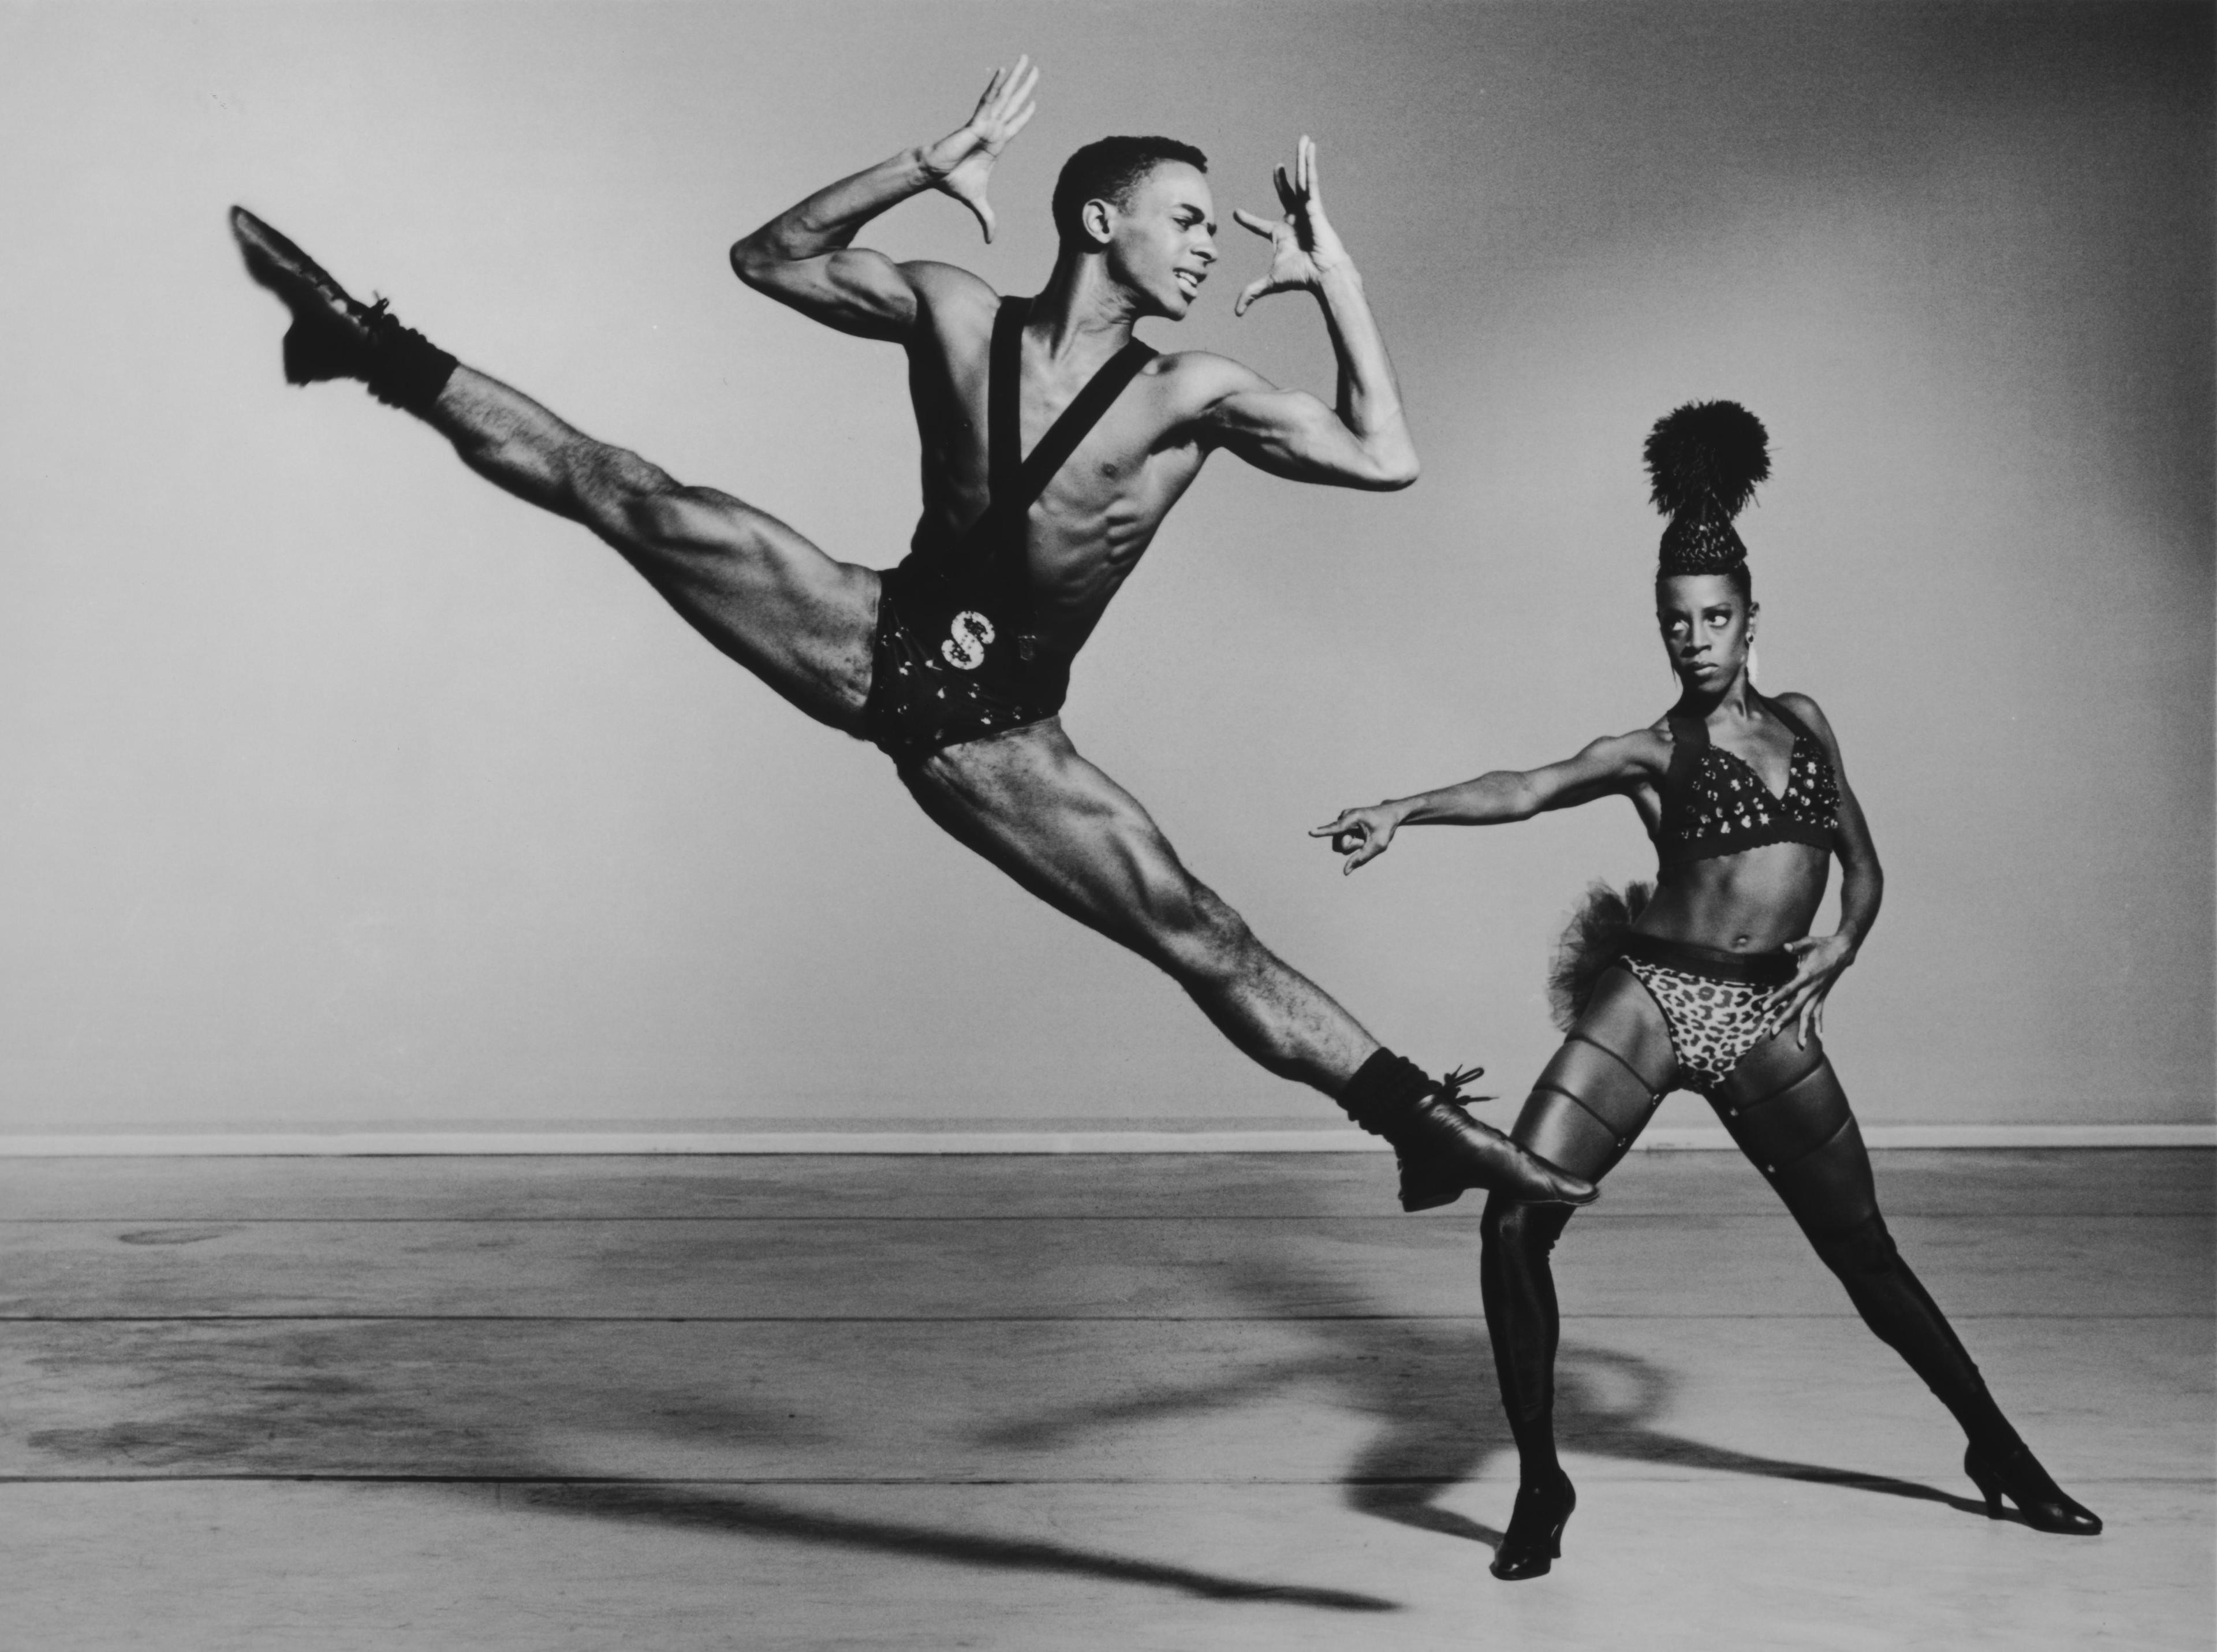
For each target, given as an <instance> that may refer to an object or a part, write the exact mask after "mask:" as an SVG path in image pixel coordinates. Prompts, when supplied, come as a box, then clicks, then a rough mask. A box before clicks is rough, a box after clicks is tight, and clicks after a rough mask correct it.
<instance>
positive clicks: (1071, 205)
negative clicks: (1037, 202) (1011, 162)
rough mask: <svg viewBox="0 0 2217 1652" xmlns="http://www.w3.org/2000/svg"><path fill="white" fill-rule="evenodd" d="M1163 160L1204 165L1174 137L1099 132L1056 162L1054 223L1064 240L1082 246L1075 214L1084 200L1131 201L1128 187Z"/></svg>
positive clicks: (1197, 153) (1196, 166)
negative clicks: (1116, 135)
mask: <svg viewBox="0 0 2217 1652" xmlns="http://www.w3.org/2000/svg"><path fill="white" fill-rule="evenodd" d="M1165 161H1183V162H1184V163H1185V164H1187V165H1188V166H1190V167H1191V168H1193V170H1195V171H1196V172H1206V171H1207V170H1208V157H1207V156H1206V155H1204V154H1202V153H1201V152H1200V151H1199V150H1198V149H1195V147H1194V146H1193V145H1191V144H1182V143H1180V142H1179V141H1178V140H1177V139H1175V138H1103V139H1100V140H1099V141H1097V142H1095V143H1090V144H1088V145H1085V147H1084V148H1083V149H1081V150H1079V151H1078V152H1077V153H1076V154H1074V155H1072V156H1071V158H1069V159H1068V160H1066V161H1065V162H1064V163H1063V164H1062V176H1060V177H1059V178H1057V179H1056V180H1055V181H1054V227H1055V231H1056V232H1057V233H1058V234H1059V235H1060V236H1061V238H1062V239H1063V241H1064V242H1065V244H1072V245H1077V246H1084V244H1086V243H1085V226H1084V224H1083V223H1082V222H1080V221H1079V214H1080V213H1083V212H1084V210H1085V203H1086V202H1087V201H1115V203H1116V205H1117V206H1119V207H1129V206H1130V205H1131V204H1132V191H1133V189H1137V188H1138V187H1139V183H1140V181H1141V180H1142V179H1143V178H1145V177H1146V176H1147V174H1148V173H1150V172H1152V171H1153V170H1155V168H1157V167H1158V166H1160V165H1161V164H1163V163H1164V162H1165Z"/></svg>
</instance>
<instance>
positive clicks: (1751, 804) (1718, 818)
mask: <svg viewBox="0 0 2217 1652" xmlns="http://www.w3.org/2000/svg"><path fill="white" fill-rule="evenodd" d="M1763 709H1764V710H1765V711H1767V712H1769V714H1770V715H1772V716H1774V717H1775V718H1777V719H1778V721H1780V722H1782V723H1783V724H1785V725H1786V727H1787V728H1788V730H1790V731H1791V732H1792V733H1793V735H1794V750H1793V752H1792V753H1791V755H1790V756H1789V757H1788V759H1787V765H1786V789H1785V791H1784V792H1783V793H1781V794H1777V795H1773V793H1772V792H1771V790H1770V788H1769V787H1768V786H1766V785H1764V784H1763V779H1762V777H1761V776H1759V775H1757V773H1756V772H1755V770H1753V769H1751V768H1750V767H1749V766H1748V765H1747V764H1745V762H1743V761H1742V760H1741V759H1740V758H1737V757H1735V756H1733V755H1732V753H1731V752H1727V751H1725V750H1724V749H1723V748H1721V747H1720V746H1712V745H1711V744H1710V743H1709V731H1708V725H1707V724H1705V723H1704V722H1702V721H1701V719H1700V718H1698V717H1673V718H1671V719H1670V771H1669V773H1668V774H1666V775H1665V776H1664V780H1663V787H1662V792H1663V818H1662V820H1660V821H1659V822H1658V824H1657V826H1656V828H1655V848H1656V852H1657V854H1658V857H1660V859H1661V861H1662V863H1663V865H1664V867H1666V868H1668V867H1672V866H1683V865H1684V864H1685V863H1687V862H1689V861H1697V860H1708V859H1712V858H1714V857H1716V856H1719V855H1737V854H1738V853H1739V852H1740V851H1742V850H1743V849H1755V848H1759V847H1760V846H1761V845H1764V844H1774V843H1805V844H1810V845H1814V846H1815V847H1817V848H1819V849H1829V848H1831V845H1832V830H1833V828H1834V827H1835V826H1837V825H1838V824H1839V818H1840V787H1839V782H1838V781H1837V779H1835V778H1834V777H1833V774H1832V761H1831V758H1829V757H1827V756H1826V755H1825V747H1824V746H1823V744H1822V742H1820V741H1819V740H1818V739H1817V738H1816V737H1815V736H1814V735H1813V734H1812V733H1810V732H1809V731H1808V730H1807V729H1806V728H1805V727H1802V726H1801V723H1800V720H1799V719H1798V718H1796V717H1795V716H1794V714H1793V713H1792V712H1790V711H1788V710H1787V709H1786V708H1785V707H1783V706H1782V705H1780V704H1779V703H1778V702H1776V701H1775V700H1765V701H1763Z"/></svg>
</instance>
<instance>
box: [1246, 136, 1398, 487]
mask: <svg viewBox="0 0 2217 1652" xmlns="http://www.w3.org/2000/svg"><path fill="white" fill-rule="evenodd" d="M1275 182H1276V185H1277V190H1278V199H1279V201H1280V202H1281V204H1282V205H1283V206H1284V207H1285V209H1286V216H1285V221H1284V222H1282V223H1279V224H1271V223H1268V222H1266V221H1265V220H1262V219H1259V218H1257V217H1256V216H1255V215H1254V214H1253V213H1245V212H1242V213H1236V214H1235V216H1236V217H1237V218H1238V220H1239V222H1240V223H1241V224H1243V225H1244V226H1246V227H1247V228H1249V229H1251V230H1252V231H1254V232H1256V233H1257V235H1262V236H1266V237H1268V238H1269V240H1270V244H1271V249H1270V250H1271V256H1270V268H1269V270H1268V271H1267V272H1266V273H1265V274H1264V275H1262V276H1261V277H1259V278H1258V279H1257V280H1256V281H1253V282H1250V283H1249V284H1248V286H1247V287H1246V288H1245V290H1244V291H1243V292H1242V293H1241V294H1239V296H1238V300H1235V301H1234V303H1233V305H1232V312H1233V313H1234V314H1244V313H1245V312H1246V309H1247V306H1249V305H1250V304H1251V303H1253V302H1254V301H1255V300H1257V299H1258V298H1262V297H1264V296H1266V295H1268V294H1271V293H1282V292H1299V291H1306V292H1310V293H1313V294H1316V297H1317V301H1318V303H1319V304H1321V305H1322V306H1324V315H1325V328H1326V330H1327V331H1329V332H1330V333H1331V349H1332V355H1333V357H1334V358H1335V360H1336V361H1337V364H1338V369H1339V393H1338V397H1337V408H1336V409H1327V408H1325V405H1324V404H1323V403H1321V402H1319V401H1318V400H1317V399H1316V398H1315V397H1313V396H1310V395H1306V394H1304V393H1300V392H1297V391H1284V390H1279V389H1276V388H1275V387H1272V386H1270V385H1269V383H1267V382H1266V381H1263V379H1262V378H1261V377H1260V376H1259V375H1255V374H1248V375H1247V377H1248V378H1249V379H1250V380H1251V382H1250V383H1248V384H1246V385H1244V386H1241V387H1238V388H1235V389H1233V390H1232V391H1231V392H1230V393H1227V394H1226V395H1225V396H1223V397H1222V398H1221V399H1220V400H1218V401H1217V402H1216V403H1215V404H1214V405H1212V406H1211V407H1210V409H1209V410H1208V413H1207V417H1206V418H1205V421H1204V422H1205V424H1207V426H1208V427H1209V428H1210V429H1211V430H1212V431H1213V434H1214V436H1216V438H1217V439H1218V440H1219V441H1220V442H1222V443H1223V444H1224V445H1225V446H1226V447H1229V448H1231V449H1232V450H1233V451H1234V452H1236V453H1238V455H1240V456H1241V457H1242V458H1244V459H1245V460H1247V461H1249V462H1250V463H1251V464H1255V465H1259V466H1261V467H1263V469H1265V470H1269V471H1272V472H1274V473H1276V474H1279V475H1281V476H1289V477H1293V478H1294V479H1296V480H1302V481H1315V482H1337V483H1338V484H1340V485H1341V486H1349V487H1373V488H1396V487H1406V486H1408V485H1409V484H1410V483H1411V482H1413V481H1415V480H1417V447H1416V443H1415V442H1413V441H1412V440H1411V437H1410V435H1409V425H1408V420H1407V418H1405V415H1404V413H1403V411H1402V407H1401V387H1400V384H1399V381H1397V380H1396V379H1395V378H1394V376H1393V360H1392V358H1391V357H1389V356H1387V355H1386V340H1385V338H1384V337H1383V336H1381V335H1380V332H1379V331H1378V321H1377V319H1376V318H1375V317H1374V316H1373V315H1372V314H1371V313H1370V301H1369V300H1368V298H1367V297H1366V296H1365V295H1364V294H1363V290H1362V274H1361V272H1360V271H1358V270H1357V269H1356V267H1355V261H1354V260H1353V259H1352V258H1350V257H1348V254H1347V249H1346V248H1345V247H1344V246H1343V245H1342V244H1341V243H1340V239H1339V236H1338V234H1337V232H1335V231H1334V230H1333V229H1332V227H1331V223H1330V222H1329V221H1328V220H1326V219H1325V213H1324V201H1323V200H1322V198H1321V196H1320V195H1319V194H1318V186H1317V177H1316V145H1314V144H1312V143H1311V142H1310V141H1309V140H1308V139H1306V138H1304V139H1301V142H1300V157H1299V158H1298V160H1297V161H1296V162H1295V164H1294V173H1293V175H1292V176H1288V175H1287V173H1286V170H1285V169H1284V168H1282V167H1281V168H1280V169H1279V170H1278V172H1277V176H1276V179H1275Z"/></svg>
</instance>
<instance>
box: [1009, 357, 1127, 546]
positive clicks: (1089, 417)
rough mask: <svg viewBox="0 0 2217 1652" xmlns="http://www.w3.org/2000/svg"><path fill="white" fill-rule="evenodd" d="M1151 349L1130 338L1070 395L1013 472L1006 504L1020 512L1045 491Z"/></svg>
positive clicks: (1030, 506) (1029, 506) (1119, 394)
mask: <svg viewBox="0 0 2217 1652" xmlns="http://www.w3.org/2000/svg"><path fill="white" fill-rule="evenodd" d="M1154 356H1155V353H1154V351H1153V350H1150V349H1148V348H1147V346H1146V345H1145V344H1143V343H1140V342H1139V340H1138V339H1136V338H1134V339H1133V340H1132V342H1131V343H1128V344H1127V345H1125V346H1124V348H1123V349H1122V350H1119V351H1117V352H1116V354H1115V356H1112V357H1110V358H1109V360H1108V362H1107V363H1106V364H1105V365H1104V366H1102V368H1101V370H1100V371H1099V372H1097V373H1096V374H1094V375H1093V376H1092V377H1091V378H1090V379H1088V380H1087V381H1085V387H1084V389H1083V390H1081V391H1079V392H1078V393H1077V394H1076V395H1075V396H1072V397H1071V399H1070V405H1069V406H1067V407H1065V408H1064V409H1063V410H1062V417H1061V418H1058V419H1056V420H1055V422H1054V424H1053V427H1052V428H1050V429H1049V430H1048V431H1047V434H1046V435H1045V436H1041V438H1040V440H1039V446H1037V447H1036V448H1034V449H1032V450H1031V454H1030V455H1029V456H1028V458H1026V459H1025V461H1024V462H1023V467H1022V469H1021V470H1019V471H1018V472H1017V473H1016V493H1015V497H1014V498H1011V499H1010V501H1009V503H1008V508H1009V509H1010V510H1014V511H1017V512H1022V511H1026V510H1030V509H1031V508H1032V504H1033V502H1034V500H1036V499H1037V498H1039V496H1040V495H1041V494H1042V493H1044V492H1047V484H1048V483H1049V482H1051V481H1053V480H1054V473H1056V472H1057V471H1059V470H1060V469H1061V468H1062V467H1064V466H1065V465H1066V464H1068V463H1069V462H1070V455H1072V454H1073V453H1076V452H1077V451H1078V443H1079V442H1083V441H1084V440H1085V438H1086V437H1087V436H1089V435H1090V434H1091V432H1092V430H1093V427H1094V426H1095V425H1096V424H1099V423H1100V422H1101V418H1102V414H1104V413H1106V412H1107V411H1108V408H1109V405H1110V404H1111V403H1113V402H1114V401H1115V399H1116V398H1117V397H1119V396H1121V395H1122V394H1123V393H1124V387H1125V386H1126V385H1128V384H1129V383H1131V382H1132V381H1133V380H1134V379H1136V378H1138V377H1139V370H1140V369H1141V368H1144V367H1146V364H1147V363H1148V362H1151V361H1152V360H1153V359H1154ZM993 502H994V503H995V504H999V503H1000V502H1001V496H1000V494H999V493H998V492H996V493H995V494H994V496H993Z"/></svg>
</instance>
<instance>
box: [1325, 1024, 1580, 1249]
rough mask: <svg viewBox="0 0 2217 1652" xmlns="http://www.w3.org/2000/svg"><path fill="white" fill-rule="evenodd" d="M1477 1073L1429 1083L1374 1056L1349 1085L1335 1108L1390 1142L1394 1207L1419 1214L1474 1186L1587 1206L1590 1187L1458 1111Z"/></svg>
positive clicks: (1412, 1066) (1398, 1063)
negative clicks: (1397, 1191)
mask: <svg viewBox="0 0 2217 1652" xmlns="http://www.w3.org/2000/svg"><path fill="white" fill-rule="evenodd" d="M1480 1070H1481V1069H1478V1068H1473V1069H1472V1070H1471V1071H1470V1072H1468V1073H1458V1074H1454V1075H1452V1076H1451V1078H1450V1080H1449V1081H1448V1082H1447V1083H1445V1084H1436V1083H1435V1082H1433V1081H1432V1080H1430V1078H1427V1077H1426V1076H1425V1074H1424V1072H1423V1068H1421V1067H1417V1065H1416V1063H1414V1062H1413V1061H1405V1060H1403V1059H1402V1058H1401V1057H1400V1056H1399V1055H1394V1054H1393V1052H1392V1051H1390V1050H1384V1049H1381V1050H1379V1051H1377V1052H1375V1053H1374V1055H1372V1056H1371V1057H1370V1059H1369V1060H1368V1061H1365V1062H1364V1063H1363V1064H1362V1067H1361V1068H1360V1069H1359V1070H1358V1071H1357V1072H1356V1074H1355V1076H1354V1078H1352V1079H1350V1080H1349V1081H1348V1085H1347V1089H1346V1092H1345V1093H1344V1094H1343V1095H1342V1096H1341V1097H1340V1101H1339V1104H1340V1106H1341V1107H1343V1109H1345V1110H1346V1112H1347V1116H1348V1117H1349V1118H1352V1119H1353V1120H1354V1121H1355V1122H1356V1123H1357V1124H1360V1125H1361V1126H1362V1128H1363V1129H1366V1130H1368V1131H1369V1132H1370V1133H1371V1134H1372V1135H1380V1136H1383V1137H1385V1138H1386V1141H1388V1142H1392V1143H1393V1148H1394V1151H1395V1154H1396V1155H1397V1156H1398V1158H1399V1161H1400V1166H1401V1208H1402V1209H1403V1210H1430V1209H1431V1208H1432V1207H1434V1206H1435V1205H1441V1204H1447V1203H1452V1202H1453V1201H1454V1200H1455V1199H1457V1198H1460V1197H1461V1196H1462V1195H1463V1194H1464V1193H1465V1192H1467V1191H1469V1190H1470V1189H1472V1188H1473V1187H1483V1188H1499V1189H1501V1190H1502V1191H1504V1192H1506V1193H1508V1194H1509V1195H1510V1197H1512V1198H1516V1199H1520V1200H1522V1201H1523V1202H1524V1203H1528V1204H1586V1203H1590V1202H1591V1201H1592V1200H1593V1199H1594V1198H1595V1197H1596V1196H1597V1194H1598V1192H1599V1190H1598V1189H1596V1187H1595V1186H1594V1185H1593V1184H1592V1183H1591V1182H1589V1181H1587V1180H1586V1179H1584V1178H1583V1177H1579V1176H1572V1175H1571V1174H1569V1173H1567V1172H1564V1171H1560V1170H1558V1169H1556V1168H1555V1167H1554V1166H1553V1165H1551V1164H1549V1163H1548V1162H1547V1160H1545V1159H1542V1158H1541V1157H1539V1156H1538V1155H1537V1154H1533V1153H1531V1152H1528V1151H1527V1150H1526V1149H1525V1148H1521V1147H1519V1146H1518V1145H1517V1144H1516V1142H1512V1141H1510V1139H1509V1138H1508V1137H1507V1136H1505V1135H1502V1133H1501V1132H1500V1131H1498V1130H1497V1129H1491V1127H1489V1126H1487V1125H1484V1124H1481V1123H1479V1122H1478V1121H1477V1120H1476V1119H1474V1118H1473V1117H1471V1116H1470V1115H1469V1113H1467V1112H1466V1111H1464V1110H1463V1107H1462V1105H1461V1102H1460V1101H1459V1100H1458V1099H1457V1098H1456V1094H1455V1092H1456V1089H1457V1087H1458V1086H1461V1085H1462V1084H1465V1083H1467V1082H1468V1081H1469V1080H1472V1079H1473V1078H1475V1077H1477V1076H1478V1073H1479V1071H1480Z"/></svg>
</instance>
